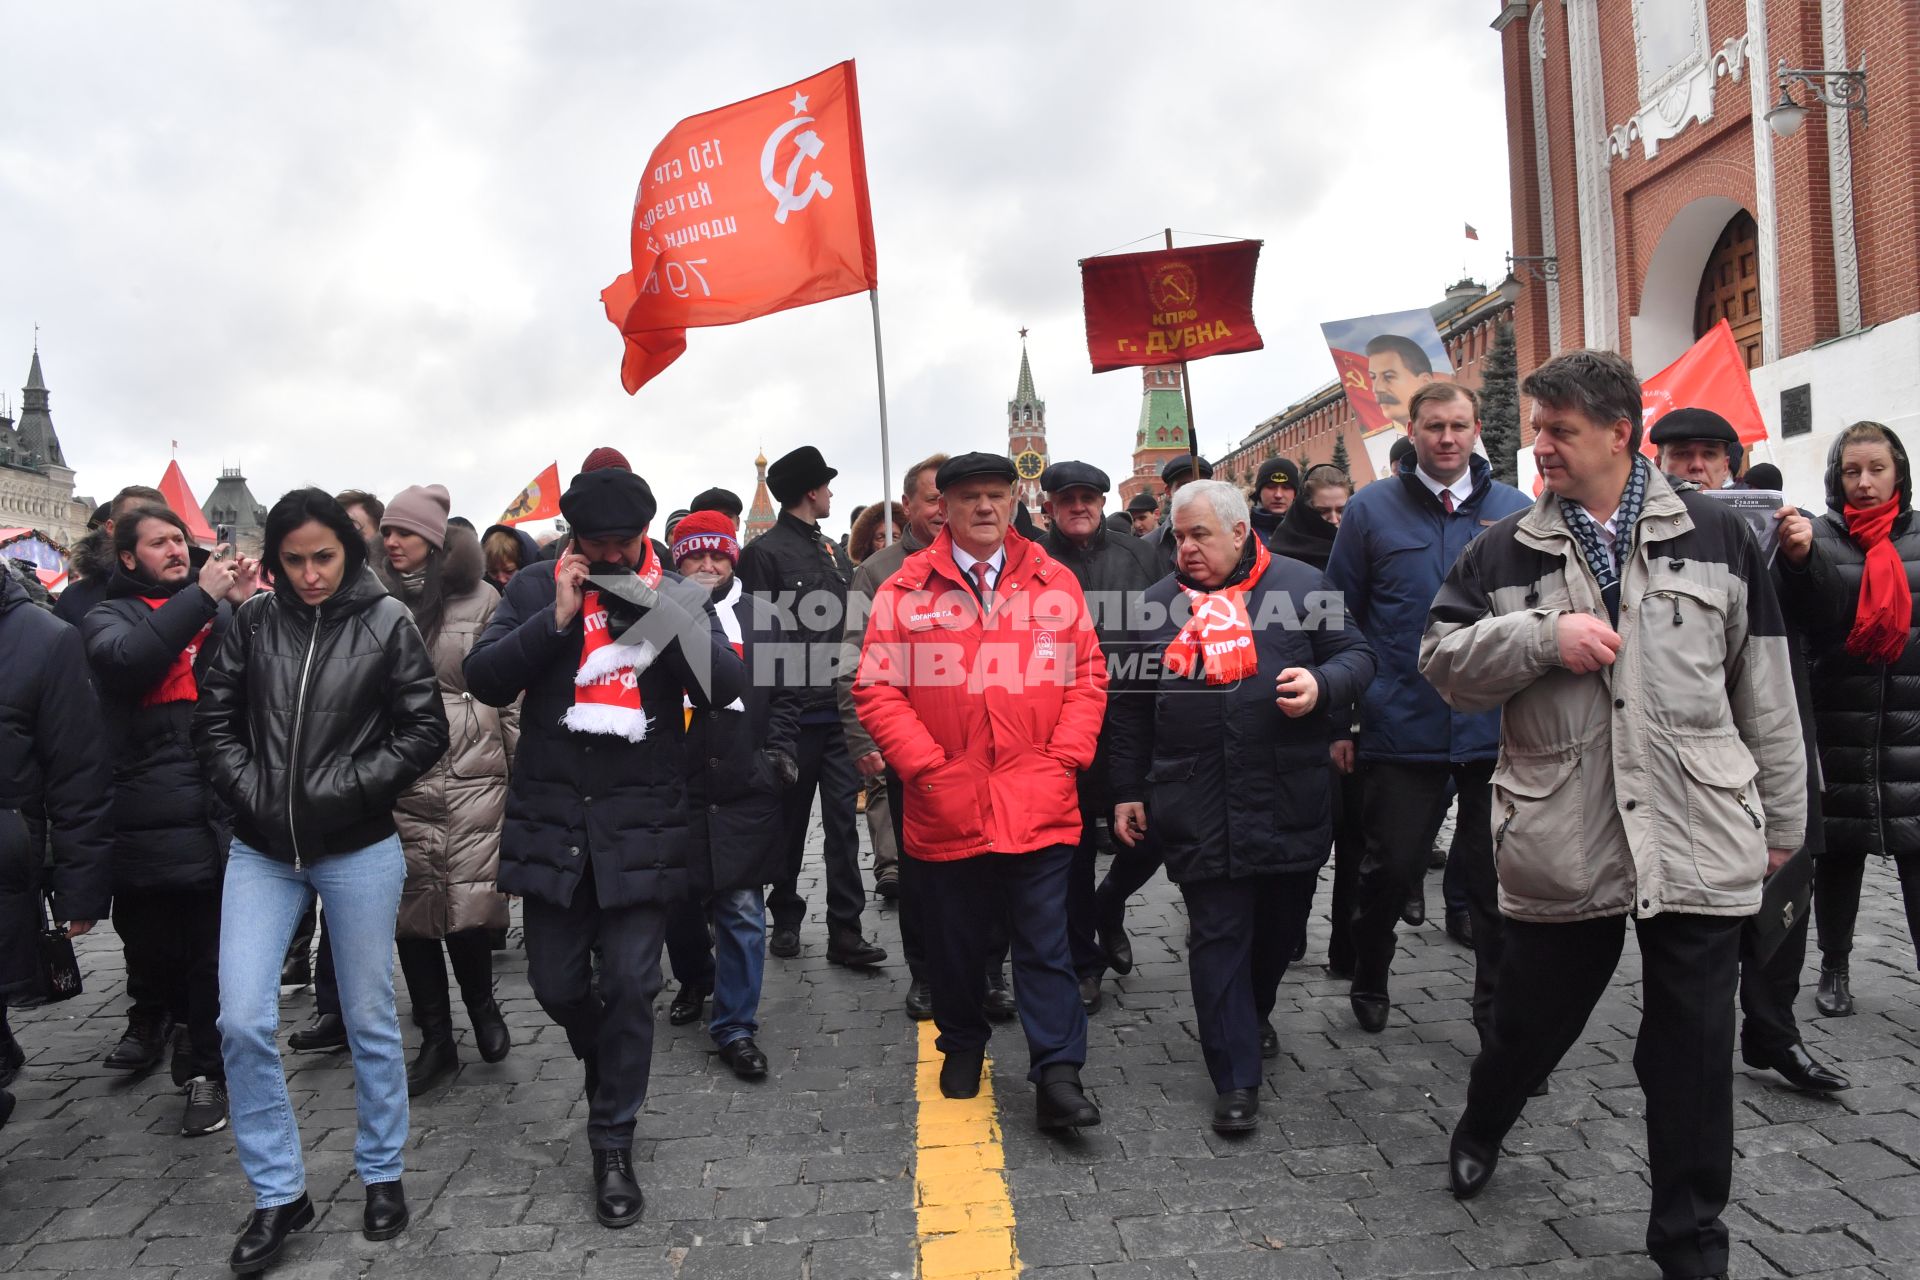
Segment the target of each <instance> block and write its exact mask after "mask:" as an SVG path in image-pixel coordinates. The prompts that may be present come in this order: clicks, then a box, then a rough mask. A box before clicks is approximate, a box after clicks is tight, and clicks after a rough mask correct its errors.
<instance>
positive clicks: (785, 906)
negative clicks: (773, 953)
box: [767, 720, 867, 936]
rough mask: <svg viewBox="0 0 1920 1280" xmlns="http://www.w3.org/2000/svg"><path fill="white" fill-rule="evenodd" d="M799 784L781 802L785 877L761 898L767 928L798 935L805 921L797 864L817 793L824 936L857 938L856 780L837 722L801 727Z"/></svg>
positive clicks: (862, 897)
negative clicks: (823, 837)
mask: <svg viewBox="0 0 1920 1280" xmlns="http://www.w3.org/2000/svg"><path fill="white" fill-rule="evenodd" d="M794 759H795V761H796V762H797V763H798V764H799V766H800V780H799V781H798V782H796V783H794V784H793V785H792V786H791V787H788V788H787V790H786V794H785V795H783V796H782V797H781V814H780V821H781V840H782V842H783V845H784V848H785V854H786V862H785V875H784V877H783V878H782V879H781V880H780V881H779V883H777V884H775V885H774V886H773V892H771V893H769V894H768V895H767V906H768V908H769V909H770V911H771V912H772V915H773V927H774V928H776V929H792V930H794V931H796V932H798V931H799V929H800V926H801V925H802V924H803V923H805V921H806V918H807V900H806V899H805V898H803V897H801V896H800V890H799V882H800V861H801V859H802V857H804V856H805V854H806V851H807V827H808V826H809V825H810V824H811V822H812V821H813V793H814V792H815V791H816V790H818V791H819V793H820V824H821V826H822V827H824V828H825V832H826V844H825V847H824V849H823V850H822V859H821V860H822V862H823V863H824V864H825V866H826V881H827V933H828V936H832V935H834V934H844V933H859V932H860V908H861V907H862V906H864V905H865V903H866V898H867V891H866V886H865V885H864V884H863V883H862V881H861V879H860V828H859V821H858V814H857V813H856V812H855V805H856V804H858V803H859V800H858V797H859V794H860V776H859V774H858V773H856V772H855V770H854V767H853V759H852V757H850V756H849V755H848V754H847V739H846V735H845V733H843V732H842V730H841V728H840V722H839V721H838V720H834V721H832V722H831V723H821V724H802V725H801V726H800V738H799V741H798V742H797V743H796V744H795V754H794Z"/></svg>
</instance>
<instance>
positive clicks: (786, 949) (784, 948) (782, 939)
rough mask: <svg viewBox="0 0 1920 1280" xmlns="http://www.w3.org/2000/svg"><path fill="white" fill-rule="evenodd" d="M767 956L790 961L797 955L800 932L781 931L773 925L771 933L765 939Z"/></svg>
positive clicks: (793, 930) (795, 930)
mask: <svg viewBox="0 0 1920 1280" xmlns="http://www.w3.org/2000/svg"><path fill="white" fill-rule="evenodd" d="M767 954H768V955H772V956H779V957H780V958H781V959H782V960H791V959H793V958H794V957H795V956H797V955H799V954H800V931H799V930H798V929H782V928H780V927H779V926H778V925H775V926H774V930H773V932H772V933H771V934H770V935H768V937H767Z"/></svg>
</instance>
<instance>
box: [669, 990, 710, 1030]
mask: <svg viewBox="0 0 1920 1280" xmlns="http://www.w3.org/2000/svg"><path fill="white" fill-rule="evenodd" d="M711 994H713V989H712V988H711V987H701V986H695V985H694V984H693V983H691V982H683V983H681V984H680V990H679V991H677V992H675V993H674V997H673V1003H672V1004H670V1005H668V1006H667V1021H668V1022H671V1023H672V1024H673V1025H674V1026H676V1027H684V1026H686V1025H687V1024H688V1023H689V1022H692V1021H694V1020H695V1019H696V1018H698V1017H699V1016H700V1012H701V1010H703V1009H705V1008H706V1007H707V997H708V996H709V995H711Z"/></svg>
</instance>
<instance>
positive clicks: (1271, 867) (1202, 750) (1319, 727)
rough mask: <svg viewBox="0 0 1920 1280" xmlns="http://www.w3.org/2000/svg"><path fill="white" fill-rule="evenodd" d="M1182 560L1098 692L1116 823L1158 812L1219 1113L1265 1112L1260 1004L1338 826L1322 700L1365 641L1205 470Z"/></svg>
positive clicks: (1183, 506) (1271, 992)
mask: <svg viewBox="0 0 1920 1280" xmlns="http://www.w3.org/2000/svg"><path fill="white" fill-rule="evenodd" d="M1172 528H1173V536H1174V538H1175V539H1176V542H1177V545H1178V548H1179V551H1178V564H1179V569H1178V570H1177V573H1176V575H1175V576H1174V577H1170V578H1164V579H1162V580H1161V581H1159V582H1158V583H1156V584H1154V586H1153V587H1151V588H1150V589H1149V590H1148V591H1147V593H1146V597H1145V601H1144V608H1143V609H1142V610H1140V614H1141V623H1140V625H1139V626H1137V627H1136V628H1135V632H1134V634H1135V638H1136V640H1137V641H1138V644H1139V649H1140V651H1141V652H1143V653H1144V654H1147V655H1151V659H1152V660H1151V661H1150V663H1148V664H1143V667H1142V672H1143V674H1136V675H1135V677H1134V678H1132V679H1130V680H1129V681H1128V682H1127V684H1126V685H1125V686H1124V687H1122V688H1121V689H1120V690H1119V691H1118V692H1116V694H1115V695H1114V697H1113V698H1112V700H1111V701H1110V703H1109V705H1108V724H1109V726H1110V730H1109V732H1110V736H1111V738H1112V745H1111V746H1110V748H1109V750H1110V752H1111V759H1112V775H1113V777H1112V781H1113V795H1114V801H1115V804H1114V811H1113V829H1114V838H1115V839H1117V840H1119V841H1120V842H1121V843H1122V844H1126V845H1133V844H1136V843H1138V842H1139V841H1140V840H1141V839H1143V838H1145V835H1146V833H1147V831H1148V830H1152V831H1153V832H1154V834H1155V836H1156V838H1157V840H1158V843H1159V847H1160V851H1161V856H1162V858H1163V859H1164V860H1165V863H1166V868H1167V877H1168V879H1170V880H1172V881H1173V882H1174V883H1175V884H1177V885H1179V886H1180V892H1181V895H1182V896H1183V897H1184V898H1185V899H1186V903H1187V919H1188V921H1189V925H1190V930H1191V932H1190V941H1189V944H1188V946H1189V967H1190V970H1191V979H1192V982H1193V1003H1194V1013H1195V1021H1196V1023H1197V1024H1198V1026H1199V1031H1200V1045H1201V1049H1202V1051H1203V1052H1204V1054H1205V1056H1206V1060H1207V1072H1208V1074H1209V1075H1211V1076H1212V1077H1213V1087H1214V1090H1215V1092H1216V1094H1217V1095H1218V1096H1217V1098H1216V1100H1215V1103H1214V1112H1213V1127H1214V1128H1215V1129H1216V1130H1219V1131H1220V1132H1222V1133H1233V1132H1240V1131H1244V1130H1247V1129H1251V1128H1253V1127H1254V1126H1255V1125H1256V1124H1258V1123H1259V1110H1260V1104H1259V1088H1260V1078H1261V1065H1260V1063H1261V1059H1262V1058H1269V1057H1276V1056H1278V1054H1279V1052H1280V1044H1279V1037H1278V1035H1277V1034H1276V1033H1275V1031H1274V1029H1273V1026H1272V1024H1271V1023H1270V1022H1269V1021H1268V1018H1269V1016H1270V1015H1271V1014H1272V1012H1273V1005H1274V999H1275V996H1276V994H1277V992H1278V991H1279V987H1280V979H1281V977H1282V976H1283V975H1284V974H1285V973H1286V969H1287V962H1288V960H1289V959H1290V958H1291V957H1292V956H1293V955H1294V953H1295V948H1296V945H1297V943H1298V941H1299V939H1300V938H1301V937H1302V936H1303V935H1304V934H1305V932H1306V927H1307V915H1308V912H1309V911H1310V910H1311V908H1312V906H1313V891H1314V882H1315V879H1316V877H1317V873H1318V872H1319V869H1320V867H1321V865H1322V864H1323V863H1325V862H1326V860H1327V848H1328V845H1329V843H1330V841H1331V840H1332V804H1331V792H1332V785H1331V779H1330V777H1329V775H1328V771H1327V764H1326V761H1327V741H1328V736H1329V733H1330V731H1331V725H1330V724H1329V721H1328V719H1327V712H1328V710H1329V709H1330V708H1336V707H1345V706H1348V705H1351V703H1352V701H1353V699H1354V698H1356V697H1358V696H1359V694H1360V691H1361V690H1362V689H1363V688H1365V687H1366V683H1367V681H1368V680H1370V679H1371V678H1372V677H1373V658H1372V655H1371V654H1370V653H1369V652H1368V650H1367V644H1366V641H1364V640H1363V639H1361V637H1360V634H1359V632H1358V631H1356V630H1354V629H1353V627H1352V626H1351V624H1350V623H1349V622H1348V621H1347V619H1346V618H1345V616H1344V614H1343V612H1342V611H1341V610H1340V609H1339V607H1338V604H1337V601H1336V600H1335V598H1334V596H1333V593H1332V591H1331V590H1329V589H1328V587H1327V583H1326V579H1325V578H1324V577H1322V576H1321V574H1320V572H1319V571H1318V570H1316V569H1314V568H1312V567H1310V566H1308V565H1305V564H1301V563H1300V562H1298V561H1296V560H1288V559H1286V558H1285V557H1282V556H1275V555H1273V554H1272V553H1271V552H1269V551H1268V550H1267V547H1266V544H1265V543H1264V542H1263V541H1262V540H1261V539H1260V538H1259V536H1258V535H1257V534H1255V533H1254V532H1253V531H1252V528H1251V521H1250V519H1249V513H1248V511H1247V500H1246V498H1245V497H1244V496H1243V495H1242V494H1241V493H1240V491H1239V490H1238V489H1236V488H1234V487H1233V486H1232V485H1230V484H1227V483H1225V482H1223V481H1215V480H1201V481H1195V482H1194V483H1192V484H1190V485H1188V486H1186V487H1184V488H1182V489H1181V491H1180V492H1179V494H1178V495H1177V496H1176V497H1175V498H1174V502H1173V523H1172Z"/></svg>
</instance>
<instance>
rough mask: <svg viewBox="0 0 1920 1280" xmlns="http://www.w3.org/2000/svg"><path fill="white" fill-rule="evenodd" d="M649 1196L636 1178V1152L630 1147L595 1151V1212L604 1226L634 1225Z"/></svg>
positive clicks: (595, 1215)
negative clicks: (645, 1198)
mask: <svg viewBox="0 0 1920 1280" xmlns="http://www.w3.org/2000/svg"><path fill="white" fill-rule="evenodd" d="M644 1205H645V1200H644V1198H643V1197H642V1196H641V1195H640V1184H639V1183H638V1182H635V1181H634V1180H633V1152H632V1150H631V1149H629V1148H627V1147H617V1148H614V1149H612V1150H609V1151H596V1152H594V1153H593V1216H594V1217H595V1218H596V1219H597V1220H598V1221H599V1223H600V1225H601V1226H603V1227H616V1228H617V1227H630V1226H632V1225H633V1224H634V1223H636V1222H638V1221H640V1210H641V1209H642V1208H643V1207H644Z"/></svg>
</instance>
